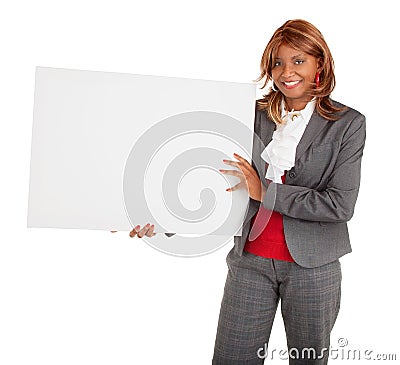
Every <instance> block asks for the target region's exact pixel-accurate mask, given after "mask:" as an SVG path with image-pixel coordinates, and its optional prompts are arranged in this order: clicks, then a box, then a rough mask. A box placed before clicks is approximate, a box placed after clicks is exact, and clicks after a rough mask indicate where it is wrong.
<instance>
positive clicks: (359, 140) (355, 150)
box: [263, 114, 366, 222]
mask: <svg viewBox="0 0 400 365" xmlns="http://www.w3.org/2000/svg"><path fill="white" fill-rule="evenodd" d="M365 124H366V123H365V117H364V115H362V114H358V115H357V116H356V117H355V118H354V119H353V120H352V121H351V122H350V125H349V127H348V128H347V130H346V131H345V132H344V135H343V139H342V142H341V145H340V150H339V153H338V156H337V160H336V162H335V165H334V169H333V171H332V174H331V175H330V177H329V179H328V182H327V185H326V189H325V190H321V191H318V190H315V189H311V188H308V187H304V186H296V185H286V184H276V183H273V182H271V183H269V184H268V188H267V192H266V194H265V196H264V199H263V205H264V207H265V208H266V209H270V210H275V211H277V212H279V213H281V214H283V215H287V216H289V217H292V218H298V219H304V220H309V221H320V222H347V221H348V220H350V219H351V217H352V216H353V213H354V207H355V203H356V200H357V196H358V190H359V186H360V177H361V158H362V155H363V149H364V145H365V137H366V126H365Z"/></svg>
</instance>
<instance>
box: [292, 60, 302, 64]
mask: <svg viewBox="0 0 400 365" xmlns="http://www.w3.org/2000/svg"><path fill="white" fill-rule="evenodd" d="M294 63H295V64H296V65H301V64H302V63H304V60H296V61H294Z"/></svg>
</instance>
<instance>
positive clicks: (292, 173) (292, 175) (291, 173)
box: [289, 171, 296, 179]
mask: <svg viewBox="0 0 400 365" xmlns="http://www.w3.org/2000/svg"><path fill="white" fill-rule="evenodd" d="M289 177H290V178H292V179H293V178H295V177H296V173H295V172H294V171H290V172H289Z"/></svg>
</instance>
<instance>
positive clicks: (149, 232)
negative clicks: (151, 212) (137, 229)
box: [146, 224, 156, 237]
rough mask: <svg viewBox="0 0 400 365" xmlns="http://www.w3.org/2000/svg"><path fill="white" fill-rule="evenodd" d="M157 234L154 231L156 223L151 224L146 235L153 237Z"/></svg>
mask: <svg viewBox="0 0 400 365" xmlns="http://www.w3.org/2000/svg"><path fill="white" fill-rule="evenodd" d="M155 235H156V234H155V233H154V224H152V225H150V227H149V229H148V231H147V233H146V236H148V237H153V236H155Z"/></svg>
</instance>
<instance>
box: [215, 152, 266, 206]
mask: <svg viewBox="0 0 400 365" xmlns="http://www.w3.org/2000/svg"><path fill="white" fill-rule="evenodd" d="M233 156H234V157H235V158H236V159H237V160H238V161H231V160H223V161H224V163H226V164H227V165H231V166H236V167H238V168H239V170H219V171H220V172H222V173H223V174H227V175H232V176H236V177H238V178H239V179H240V181H239V183H237V184H236V185H235V186H233V187H232V188H228V189H226V191H234V190H237V189H241V188H245V189H246V190H247V192H248V194H249V196H250V198H252V199H254V200H258V201H262V200H263V197H264V195H265V187H264V185H262V184H261V181H260V178H259V176H258V174H257V172H256V171H255V170H254V168H253V166H252V165H251V164H250V163H249V162H248V161H247V160H246V159H245V158H243V157H242V156H240V155H238V154H237V153H234V154H233Z"/></svg>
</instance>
